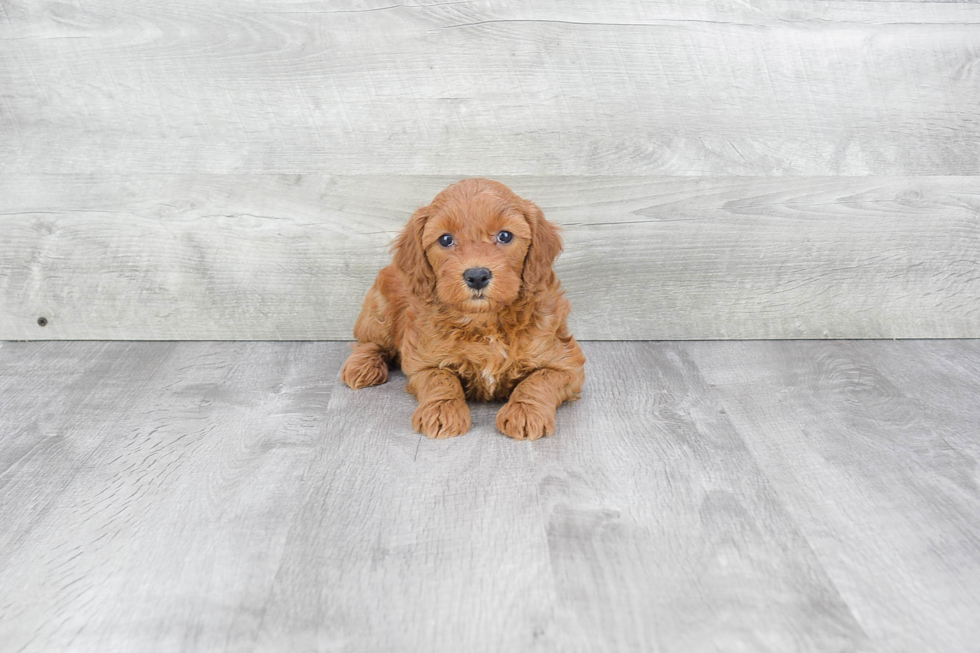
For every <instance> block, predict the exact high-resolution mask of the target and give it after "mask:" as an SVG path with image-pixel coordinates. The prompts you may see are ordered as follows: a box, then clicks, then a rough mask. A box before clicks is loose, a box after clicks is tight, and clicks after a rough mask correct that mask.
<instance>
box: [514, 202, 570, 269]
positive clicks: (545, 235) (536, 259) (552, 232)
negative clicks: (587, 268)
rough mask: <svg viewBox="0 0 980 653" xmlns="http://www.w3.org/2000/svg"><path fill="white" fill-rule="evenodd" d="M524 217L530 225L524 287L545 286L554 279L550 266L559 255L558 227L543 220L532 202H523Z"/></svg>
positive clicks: (542, 215)
mask: <svg viewBox="0 0 980 653" xmlns="http://www.w3.org/2000/svg"><path fill="white" fill-rule="evenodd" d="M523 202H524V207H523V211H524V217H525V218H526V219H527V222H528V224H530V225H531V244H530V246H528V248H527V256H526V257H525V259H524V274H523V278H524V285H525V286H526V287H532V288H533V287H536V286H541V285H547V284H549V283H551V282H552V281H553V280H554V278H555V271H554V269H553V268H552V265H553V264H554V262H555V259H556V258H558V255H559V254H561V250H562V242H561V235H560V234H559V233H558V227H556V226H555V225H553V224H551V223H550V222H548V221H547V220H545V217H544V212H543V211H542V210H541V208H540V207H539V206H538V205H537V204H535V203H534V202H530V201H528V200H523Z"/></svg>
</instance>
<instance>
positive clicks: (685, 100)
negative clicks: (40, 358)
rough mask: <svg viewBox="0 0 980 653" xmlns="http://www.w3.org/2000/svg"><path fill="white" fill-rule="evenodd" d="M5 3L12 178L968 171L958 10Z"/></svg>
mask: <svg viewBox="0 0 980 653" xmlns="http://www.w3.org/2000/svg"><path fill="white" fill-rule="evenodd" d="M0 8H2V12H0V132H2V133H3V156H2V157H0V173H3V174H10V173H27V174H34V173H38V172H52V173H63V172H77V173H88V172H91V171H97V172H106V173H130V172H134V171H136V172H156V173H163V172H166V173H266V172H277V173H288V174H292V173H317V174H319V173H330V174H448V175H476V174H479V175H487V176H497V175H505V174H510V175H515V174H525V175H526V174H533V175H594V174H601V175H633V174H669V175H837V174H842V175H863V174H883V175H977V174H980V121H978V120H977V115H978V112H980V73H978V70H980V67H978V66H977V59H976V52H977V49H978V48H980V30H978V25H980V8H978V7H977V6H976V5H975V4H972V3H933V2H820V3H813V2H808V1H805V0H776V1H772V2H751V3H749V2H715V1H708V0H699V1H698V2H684V3H679V2H637V1H636V0H628V1H627V0H606V1H604V2H602V3H598V4H597V3H594V2H588V1H586V0H574V1H573V0H565V1H563V2H539V3H530V4H529V3H520V2H510V1H501V0H497V1H494V2H483V1H467V0H461V1H455V2H454V1H450V2H445V1H443V2H431V3H414V4H405V5H399V4H393V3H392V2H391V1H390V0H367V1H358V0H342V1H339V2H337V1H331V2H326V1H304V0H296V1H294V0H280V1H278V2H259V1H257V0H250V1H247V2H241V1H239V0H220V1H215V2H208V3H207V4H206V5H202V4H200V3H195V2H190V1H188V0H176V1H175V0H139V1H134V2H127V3H122V4H120V3H114V2H87V3H83V4H77V3H54V2H46V1H43V0H4V2H2V3H0Z"/></svg>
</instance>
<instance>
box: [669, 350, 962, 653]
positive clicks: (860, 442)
mask: <svg viewBox="0 0 980 653" xmlns="http://www.w3.org/2000/svg"><path fill="white" fill-rule="evenodd" d="M679 349H682V350H686V351H688V352H690V354H691V355H692V356H693V358H694V360H695V361H696V362H697V364H698V365H699V367H700V368H701V369H702V371H703V373H704V375H705V378H706V379H708V381H709V382H710V383H711V384H712V385H713V386H714V388H715V391H716V393H717V397H718V399H717V400H718V402H719V404H720V405H721V406H722V407H723V408H724V409H725V410H726V411H727V413H728V415H729V416H730V418H731V420H732V423H733V424H734V425H735V426H736V428H738V430H739V432H740V433H741V434H742V435H743V437H744V438H745V441H746V442H747V443H748V446H749V448H750V449H751V451H752V453H753V455H754V456H755V458H756V460H757V461H758V463H759V466H760V468H761V469H762V470H763V471H764V472H765V474H766V475H767V477H768V478H769V479H770V480H771V482H772V484H773V487H774V488H775V489H776V491H777V492H778V493H779V495H780V497H781V498H782V500H783V502H784V505H785V506H786V508H787V510H788V511H789V513H790V514H791V515H792V517H793V519H794V521H795V522H796V523H797V524H798V525H799V528H800V530H801V532H802V533H803V535H804V536H805V538H806V540H807V541H808V542H809V544H810V546H811V547H812V548H813V550H814V552H815V553H816V554H817V556H818V557H819V559H820V561H821V562H822V564H823V567H824V568H825V569H826V571H827V573H828V574H829V575H830V577H831V578H832V579H833V581H834V584H835V585H836V586H837V588H838V589H839V590H840V592H841V595H842V596H843V597H844V599H845V600H846V602H847V604H848V605H849V606H850V607H851V608H852V610H853V613H854V615H855V617H856V618H857V619H858V621H859V623H860V624H861V626H862V627H863V628H864V630H865V632H867V633H868V635H869V636H870V637H871V639H872V641H873V642H874V643H875V645H876V647H877V648H878V650H882V651H909V650H914V651H937V652H940V651H969V650H975V646H976V642H978V641H980V620H978V619H977V618H976V615H977V614H980V590H978V589H977V588H978V587H980V564H978V557H980V519H978V515H980V489H978V485H977V469H976V453H977V445H976V442H977V430H978V424H980V422H978V420H977V409H976V406H975V403H976V402H975V397H976V396H977V395H978V394H980V383H978V379H977V377H976V375H975V374H972V373H967V372H966V371H965V368H974V369H975V367H976V365H977V362H978V360H980V357H978V350H977V347H976V344H975V343H970V342H968V343H962V344H961V343H958V342H949V343H940V344H933V343H928V342H926V343H922V342H915V343H908V344H905V343H899V342H887V343H882V342H875V343H853V342H844V343H842V342H828V343H815V342H784V343H772V342H754V343H738V344H732V345H731V346H721V347H715V346H712V345H711V344H710V343H696V344H695V343H692V344H691V345H690V346H689V347H684V348H679ZM937 354H938V355H939V356H940V357H941V356H943V355H945V357H946V358H947V359H949V358H951V359H952V360H946V361H945V362H944V363H942V364H940V363H938V362H937V360H938V359H937ZM956 360H962V361H965V364H964V365H960V366H957V365H955V361H956ZM951 388H952V389H953V391H952V392H950V389H951ZM971 397H972V398H971ZM954 402H955V403H954Z"/></svg>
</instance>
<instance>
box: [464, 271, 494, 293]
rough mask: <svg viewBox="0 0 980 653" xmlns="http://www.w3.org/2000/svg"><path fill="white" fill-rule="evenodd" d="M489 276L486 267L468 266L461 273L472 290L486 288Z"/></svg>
mask: <svg viewBox="0 0 980 653" xmlns="http://www.w3.org/2000/svg"><path fill="white" fill-rule="evenodd" d="M490 277H491V274H490V270H488V269H486V268H470V269H469V270H467V271H466V272H464V273H463V279H464V280H465V281H466V285H467V286H469V287H470V288H472V289H473V290H479V289H480V288H486V287H487V284H488V283H490Z"/></svg>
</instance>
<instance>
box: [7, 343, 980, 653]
mask: <svg viewBox="0 0 980 653" xmlns="http://www.w3.org/2000/svg"><path fill="white" fill-rule="evenodd" d="M717 344H718V346H719V347H721V348H726V347H727V348H728V349H727V350H725V349H722V351H723V352H724V351H729V350H737V349H738V347H739V345H737V344H734V343H717ZM902 344H904V343H902ZM772 346H773V347H775V346H776V345H775V343H772ZM837 346H839V345H837ZM698 347H703V343H702V344H700V345H699V344H697V343H691V344H655V343H644V344H641V343H586V354H587V355H588V356H589V360H590V370H589V374H590V376H589V381H588V385H587V386H586V392H585V393H584V395H583V399H582V400H581V401H579V402H576V403H573V404H569V405H566V406H563V407H562V408H561V409H560V410H559V414H558V434H557V435H556V436H555V437H552V438H549V439H545V440H541V441H538V442H534V443H531V442H514V441H512V440H510V439H508V438H506V437H504V436H502V435H500V434H497V433H496V432H495V429H494V427H493V415H494V411H495V409H496V406H495V405H492V404H491V405H474V408H475V410H474V412H473V417H474V429H473V431H471V432H470V433H469V434H467V435H466V436H463V437H460V438H457V439H453V440H449V441H430V440H426V439H424V438H421V437H420V436H417V435H416V434H414V433H412V432H411V430H410V427H409V423H410V415H411V412H412V410H413V399H412V398H411V397H410V396H409V395H408V394H407V393H406V392H405V391H404V389H403V387H402V385H403V383H402V382H403V377H401V375H400V374H395V375H394V376H393V379H392V381H391V382H389V383H388V384H387V385H384V386H381V387H378V388H373V389H370V390H364V391H360V392H356V393H355V392H353V391H350V390H348V389H346V388H344V387H340V386H337V385H336V379H337V376H338V373H339V368H340V362H341V361H342V359H343V356H344V355H345V354H346V353H347V351H348V348H347V346H346V345H345V344H342V343H176V344H172V343H113V344H105V343H7V344H5V345H4V346H3V347H2V348H0V370H3V372H4V373H3V374H2V375H0V390H2V392H3V396H4V397H5V398H6V397H8V396H10V397H11V400H10V401H8V402H5V408H4V415H3V420H2V421H0V426H2V430H0V480H2V481H3V482H4V483H5V485H4V488H3V489H4V491H3V492H0V516H2V517H3V522H4V524H5V525H7V526H8V527H12V528H13V529H15V530H16V531H17V532H18V533H20V535H19V536H18V537H17V538H15V539H6V540H2V541H0V561H2V563H0V650H4V651H7V650H11V651H23V652H24V653H29V652H32V651H50V650H72V651H80V652H84V651H104V650H121V649H128V650H149V649H153V650H180V651H187V652H193V651H212V650H234V651H282V650H335V651H352V652H353V651H364V650H390V651H432V652H441V651H447V652H449V651H453V652H455V651H473V652H474V653H479V652H481V651H501V650H507V651H582V652H586V651H588V652H590V653H591V652H594V651H598V652H602V651H731V650H753V651H772V652H773V653H777V652H778V653H792V652H795V651H841V652H844V651H871V650H875V651H877V650H882V649H881V648H879V647H878V646H877V645H876V644H877V643H876V642H875V641H874V640H873V639H871V638H869V631H868V630H867V626H866V625H865V624H862V623H860V622H859V619H857V615H856V614H855V613H854V610H853V606H852V604H851V603H850V600H854V598H855V597H850V599H849V598H848V597H847V596H845V595H844V594H843V593H842V592H841V591H840V590H839V588H838V585H837V581H835V579H834V578H833V576H832V575H830V574H828V573H827V572H826V571H825V569H824V567H823V563H822V562H821V560H820V559H819V558H818V556H817V555H815V553H814V550H813V549H812V548H811V544H810V542H809V541H808V539H807V538H808V537H809V536H808V534H807V532H806V530H804V529H801V528H799V527H798V525H797V523H796V521H795V519H794V518H793V517H792V515H791V511H790V510H787V508H786V507H785V506H784V501H785V499H784V498H783V495H782V492H786V493H787V494H788V495H790V496H792V489H791V488H790V489H782V490H780V489H779V486H777V485H775V484H772V483H770V481H769V480H768V475H769V474H770V473H771V472H770V471H768V470H766V469H765V468H763V467H760V466H759V465H758V464H757V463H756V460H755V457H754V456H755V454H754V453H753V452H752V451H750V449H749V448H747V447H746V445H745V441H744V439H743V438H744V436H743V434H742V433H740V432H739V431H738V430H737V429H736V424H735V422H734V421H733V420H732V419H731V416H730V415H728V414H726V413H725V412H724V411H722V410H720V409H719V404H718V399H719V397H720V394H719V391H718V390H716V389H715V388H713V387H712V386H711V384H710V383H709V382H708V378H709V377H710V376H711V374H705V373H704V372H703V371H702V370H701V369H699V366H698V365H695V364H694V363H693V357H692V356H691V354H690V353H689V352H688V348H690V349H692V350H693V349H697V348H698ZM828 347H830V348H833V347H835V345H828ZM721 358H723V356H720V357H719V360H720V359H721ZM142 363H146V365H147V367H146V368H142V367H141V364H142ZM709 365H710V363H709ZM715 373H717V370H715ZM83 379H87V381H84V382H83ZM58 401H64V402H66V403H68V404H69V405H70V406H71V407H72V410H71V412H65V413H61V412H58V413H55V414H53V415H51V416H50V417H49V422H48V423H47V424H46V426H45V427H44V428H37V429H33V430H31V429H24V428H23V425H25V424H31V423H32V420H33V418H34V413H35V411H36V410H38V409H39V408H40V407H43V406H46V405H52V404H54V403H56V402H58ZM817 408H819V409H821V410H822V409H823V408H824V406H822V405H819V406H817ZM814 414H815V413H814ZM831 419H833V418H831ZM940 426H941V425H940ZM18 433H20V435H19V436H18V437H9V435H10V434H18ZM50 433H58V434H59V437H58V439H57V440H55V441H54V442H55V443H56V444H54V445H52V444H47V445H45V444H43V443H50V442H52V439H51V438H50V437H48V436H49V434H50ZM31 438H33V440H32V441H31V442H29V441H28V440H30V439H31ZM32 442H33V443H32ZM807 442H808V441H807V440H805V439H802V440H801V441H800V444H801V446H806V444H807ZM86 443H89V444H86ZM25 447H27V448H25ZM903 453H904V455H905V456H906V458H905V459H902V460H900V459H899V457H898V456H894V457H890V458H886V459H885V460H884V463H883V464H884V465H885V466H886V467H887V468H888V470H889V471H891V472H892V473H896V474H900V473H901V472H902V470H903V469H904V468H905V466H906V465H909V464H916V463H917V452H916V450H915V449H914V448H907V449H905V450H903ZM825 470H826V472H827V473H828V474H830V475H831V478H832V477H833V472H834V468H833V466H831V465H828V466H827V467H826V468H823V467H819V466H818V467H814V468H813V469H811V470H808V474H810V476H812V477H819V476H820V474H822V473H824V471H825ZM51 479H64V480H60V481H59V480H54V481H52V480H51ZM52 485H54V486H56V487H51V486H52ZM38 496H48V497H49V498H48V499H47V500H46V501H45V502H44V503H45V508H44V509H43V511H42V510H40V509H36V510H26V509H25V508H24V506H30V505H32V504H33V503H35V502H36V501H37V500H36V499H35V497H38ZM911 516H913V515H912V514H911V513H910V514H909V517H911ZM923 516H924V517H931V515H929V514H927V513H926V514H924V515H923ZM835 526H837V527H839V528H842V529H848V528H851V527H852V525H850V524H835ZM918 528H919V530H920V532H922V533H923V534H928V533H935V534H937V535H942V534H943V533H944V532H945V531H944V530H943V529H944V528H946V525H945V524H944V523H943V522H942V521H939V522H935V521H932V520H930V519H925V520H924V521H922V522H921V523H920V524H919V525H918ZM933 529H936V530H933ZM861 533H863V535H864V537H865V538H866V539H867V540H869V541H874V542H876V543H877V542H878V539H877V536H878V535H881V536H882V537H883V538H884V543H885V544H879V546H886V547H887V543H888V542H889V540H888V535H890V534H892V533H893V531H890V530H889V524H887V523H885V524H883V525H882V530H881V531H880V532H877V533H871V532H868V531H860V532H859V534H861ZM811 535H812V534H811ZM859 544H860V542H859ZM846 551H847V550H843V549H842V551H841V552H842V553H846ZM894 551H895V554H896V555H898V556H901V555H905V554H908V553H909V550H908V549H905V548H902V547H900V546H899V547H898V548H895V549H894ZM960 553H961V554H963V555H962V557H961V558H958V560H959V561H960V562H961V564H964V565H974V566H975V565H976V564H977V560H978V557H980V553H978V552H977V550H976V547H974V549H973V552H972V555H968V554H969V550H968V549H966V548H963V549H961V550H960ZM942 555H943V553H942V552H935V553H933V554H932V557H933V559H934V560H938V559H941V558H942ZM866 562H867V565H868V567H869V569H874V570H875V571H876V572H877V573H880V574H884V575H886V576H887V574H888V573H889V572H890V570H892V569H894V567H893V566H892V564H891V563H893V562H894V560H893V559H888V560H882V561H878V560H877V559H874V558H872V559H869V560H867V561H866ZM886 563H887V564H886ZM915 569H918V567H916V568H915ZM902 580H903V579H897V580H896V582H900V581H902ZM920 580H922V581H924V582H930V583H932V582H935V583H937V584H936V585H934V587H935V588H936V590H937V591H936V592H935V593H934V596H933V598H934V600H936V601H937V603H936V604H935V605H934V606H933V609H934V610H943V609H944V608H947V607H948V608H950V609H951V610H960V609H961V608H960V607H959V606H956V605H952V604H951V603H949V604H947V603H948V602H947V600H946V599H944V598H943V596H942V594H941V592H940V591H939V590H941V589H942V587H941V586H940V585H939V584H941V583H953V582H954V581H953V580H952V579H950V578H949V577H948V576H939V577H938V578H937V579H936V580H935V581H933V579H932V578H931V577H922V578H920ZM972 587H974V588H975V587H976V585H973V586H972ZM954 591H955V592H956V593H955V594H953V595H951V597H950V599H948V601H950V602H951V601H952V600H953V599H954V598H955V599H957V600H960V601H964V600H965V601H966V603H965V605H969V604H970V601H972V600H974V599H975V594H973V595H972V596H971V595H970V594H969V592H970V591H975V590H970V588H969V586H964V587H963V588H959V586H956V589H955V590H954ZM869 593H870V596H871V597H880V600H881V601H882V602H886V603H887V602H889V601H891V602H894V603H895V605H897V606H899V607H901V606H902V605H904V604H903V598H902V597H895V596H890V595H887V594H884V595H879V594H875V593H874V592H873V591H872V590H869ZM857 598H858V599H860V598H861V597H857ZM855 604H860V601H855ZM907 623H908V622H904V621H898V622H896V625H895V627H896V628H897V629H899V631H901V629H902V628H903V627H905V626H906V625H907ZM914 625H915V627H917V628H920V629H921V628H925V629H926V630H924V631H923V630H917V631H914V632H912V631H910V632H908V633H905V637H906V640H904V641H908V642H915V641H918V639H917V638H918V637H919V636H920V634H921V633H922V632H929V630H928V629H929V628H931V627H932V626H931V625H930V624H924V623H923V619H921V618H920V619H919V620H918V621H917V622H915V624H914ZM909 627H910V628H911V626H909ZM936 627H938V628H943V629H946V628H948V626H947V624H938V625H936ZM971 632H972V631H971V630H970V629H969V627H966V626H964V627H963V628H962V629H961V630H960V631H959V634H960V635H961V636H962V637H963V638H962V639H959V640H957V639H956V637H955V636H956V635H957V632H956V631H950V630H943V631H942V632H941V633H938V634H940V635H942V636H943V638H944V639H943V640H942V641H944V642H946V643H949V644H954V645H953V646H950V647H949V648H947V649H946V650H962V647H960V648H957V647H956V646H955V644H956V643H957V642H959V643H964V642H972V641H975V640H969V639H966V637H967V636H968V635H970V634H971ZM901 634H902V633H901V632H899V635H901ZM899 641H902V640H900V639H899Z"/></svg>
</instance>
